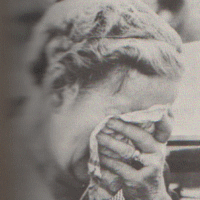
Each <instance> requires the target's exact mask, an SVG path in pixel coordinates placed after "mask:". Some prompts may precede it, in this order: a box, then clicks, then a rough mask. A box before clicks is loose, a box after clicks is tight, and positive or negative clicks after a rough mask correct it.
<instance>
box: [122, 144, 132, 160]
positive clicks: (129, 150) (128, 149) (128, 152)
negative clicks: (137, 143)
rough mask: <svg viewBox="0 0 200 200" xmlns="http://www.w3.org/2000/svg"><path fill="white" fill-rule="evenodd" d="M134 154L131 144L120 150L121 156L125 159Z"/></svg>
mask: <svg viewBox="0 0 200 200" xmlns="http://www.w3.org/2000/svg"><path fill="white" fill-rule="evenodd" d="M133 154H134V150H133V148H132V147H131V146H127V147H126V148H124V149H123V150H122V152H121V156H122V157H123V158H125V159H130V158H132V156H133Z"/></svg>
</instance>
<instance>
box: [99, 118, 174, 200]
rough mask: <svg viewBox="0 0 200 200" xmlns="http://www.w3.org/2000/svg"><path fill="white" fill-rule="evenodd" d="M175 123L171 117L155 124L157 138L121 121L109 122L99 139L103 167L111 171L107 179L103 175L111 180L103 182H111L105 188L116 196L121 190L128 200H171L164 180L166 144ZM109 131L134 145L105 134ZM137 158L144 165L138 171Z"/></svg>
mask: <svg viewBox="0 0 200 200" xmlns="http://www.w3.org/2000/svg"><path fill="white" fill-rule="evenodd" d="M171 122H172V119H171V118H170V117H164V118H163V119H162V121H160V122H157V123H156V124H155V127H156V129H155V132H154V135H151V134H149V133H148V132H146V131H145V130H143V129H141V128H139V127H137V126H135V125H133V124H130V123H125V122H123V121H121V120H120V119H110V120H109V121H108V123H107V125H106V126H107V128H105V129H103V130H102V133H100V134H99V135H98V136H97V138H98V141H99V144H100V153H101V157H100V161H101V165H102V166H103V168H104V169H107V170H106V174H107V176H106V175H105V176H103V179H104V178H105V180H106V179H107V181H102V183H104V182H105V183H109V184H106V186H105V188H107V190H109V192H110V191H111V190H112V191H111V192H112V193H116V191H117V190H119V189H120V187H121V188H122V189H123V194H124V197H125V199H128V200H131V199H138V200H168V199H171V198H170V197H169V195H168V194H167V192H166V187H165V182H164V178H163V168H164V163H165V149H166V145H165V142H166V141H167V140H168V138H169V136H170V133H171V131H172V128H171V127H172V126H171ZM108 129H110V130H111V131H113V132H116V133H120V134H121V135H123V136H125V137H126V138H129V139H130V140H131V141H132V143H133V145H130V144H127V143H125V142H123V141H119V140H116V139H114V138H113V137H111V136H110V135H108V134H105V133H104V132H106V131H105V130H108ZM135 158H136V159H137V160H139V161H140V163H142V165H141V167H140V169H135V168H134V167H133V166H134V165H132V163H134V160H135ZM131 161H133V162H131ZM103 173H105V171H103ZM108 177H110V179H109V178H108ZM112 177H113V179H112ZM108 180H109V181H108ZM113 185H114V186H113ZM111 186H112V187H111Z"/></svg>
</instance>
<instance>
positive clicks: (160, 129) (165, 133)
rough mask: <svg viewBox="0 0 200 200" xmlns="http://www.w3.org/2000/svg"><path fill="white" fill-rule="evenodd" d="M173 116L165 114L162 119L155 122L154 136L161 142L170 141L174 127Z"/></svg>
mask: <svg viewBox="0 0 200 200" xmlns="http://www.w3.org/2000/svg"><path fill="white" fill-rule="evenodd" d="M173 122H174V119H173V117H170V116H169V115H168V116H166V115H165V116H163V118H162V120H161V121H159V122H156V123H155V133H154V138H155V139H156V140H157V141H158V142H161V143H165V142H167V141H168V139H169V137H170V135H171V132H172V129H173Z"/></svg>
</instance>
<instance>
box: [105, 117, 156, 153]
mask: <svg viewBox="0 0 200 200" xmlns="http://www.w3.org/2000/svg"><path fill="white" fill-rule="evenodd" d="M106 126H107V127H108V128H111V129H113V130H115V131H117V132H120V133H121V134H122V135H125V136H126V137H128V138H129V139H131V140H132V141H133V143H134V144H135V146H137V147H138V148H139V149H140V150H141V151H142V152H144V153H155V152H156V150H157V143H158V142H157V141H156V140H155V139H154V138H153V136H152V135H151V134H149V133H148V132H146V131H145V130H143V129H142V128H139V127H137V126H135V125H133V124H130V123H125V122H123V121H121V120H118V119H110V120H109V121H108V122H107V124H106Z"/></svg>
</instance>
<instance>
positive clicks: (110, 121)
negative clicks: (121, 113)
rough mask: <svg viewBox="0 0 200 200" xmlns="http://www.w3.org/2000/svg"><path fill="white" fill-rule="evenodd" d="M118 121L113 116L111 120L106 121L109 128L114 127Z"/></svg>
mask: <svg viewBox="0 0 200 200" xmlns="http://www.w3.org/2000/svg"><path fill="white" fill-rule="evenodd" d="M116 122H117V120H116V119H113V118H111V119H109V121H108V122H107V123H106V126H107V127H108V128H114V127H115V124H116Z"/></svg>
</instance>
